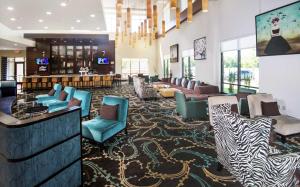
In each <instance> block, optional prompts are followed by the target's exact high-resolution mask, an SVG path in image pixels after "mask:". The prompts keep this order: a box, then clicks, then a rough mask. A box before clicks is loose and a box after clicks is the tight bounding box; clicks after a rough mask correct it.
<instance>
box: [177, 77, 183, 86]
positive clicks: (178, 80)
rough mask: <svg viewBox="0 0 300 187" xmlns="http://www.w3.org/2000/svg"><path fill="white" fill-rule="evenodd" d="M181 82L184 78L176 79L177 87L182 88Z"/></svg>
mask: <svg viewBox="0 0 300 187" xmlns="http://www.w3.org/2000/svg"><path fill="white" fill-rule="evenodd" d="M181 80H182V78H178V79H176V86H181Z"/></svg>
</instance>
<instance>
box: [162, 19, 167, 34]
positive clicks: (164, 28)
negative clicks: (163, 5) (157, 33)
mask: <svg viewBox="0 0 300 187" xmlns="http://www.w3.org/2000/svg"><path fill="white" fill-rule="evenodd" d="M161 32H162V37H165V36H166V21H165V20H162V22H161Z"/></svg>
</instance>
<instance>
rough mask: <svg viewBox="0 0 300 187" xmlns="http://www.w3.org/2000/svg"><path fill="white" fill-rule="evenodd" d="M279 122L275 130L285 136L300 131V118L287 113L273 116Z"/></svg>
mask: <svg viewBox="0 0 300 187" xmlns="http://www.w3.org/2000/svg"><path fill="white" fill-rule="evenodd" d="M271 118H272V119H275V120H276V121H277V123H276V124H275V125H274V127H275V129H274V130H275V132H277V133H278V134H282V135H285V136H288V135H292V134H299V133H300V119H297V118H294V117H292V116H287V115H279V116H272V117H271Z"/></svg>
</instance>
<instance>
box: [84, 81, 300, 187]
mask: <svg viewBox="0 0 300 187" xmlns="http://www.w3.org/2000/svg"><path fill="white" fill-rule="evenodd" d="M92 92H93V100H92V109H91V114H92V116H95V115H96V114H97V113H98V110H99V108H100V107H101V100H102V97H103V96H104V95H118V96H125V97H128V98H129V101H130V104H129V115H128V135H125V133H124V132H121V133H119V134H118V135H116V136H115V137H113V138H111V139H109V140H108V141H106V142H105V143H104V144H103V145H99V144H96V143H94V142H90V141H88V140H85V139H84V140H83V156H84V158H83V177H84V186H128V187H131V186H132V187H134V186H167V187H173V186H191V187H195V186H203V187H210V186H222V187H224V186H230V187H234V186H241V184H240V183H239V182H237V181H235V179H234V178H233V177H232V176H231V175H230V174H229V173H228V172H227V171H226V170H224V169H223V170H222V171H220V172H219V171H217V169H216V163H217V159H216V156H217V155H216V152H215V144H214V134H213V131H212V130H210V128H209V122H208V121H194V122H183V121H182V120H181V118H180V117H178V116H176V115H175V112H174V110H175V106H176V104H175V100H174V99H165V98H160V99H158V100H156V101H143V100H140V99H139V98H138V97H137V96H136V95H135V94H134V90H133V87H132V86H128V85H123V86H122V87H119V88H113V89H95V90H92ZM275 145H276V147H277V148H279V149H280V150H282V151H283V152H284V153H288V152H300V137H299V136H295V137H291V138H288V143H286V144H282V143H281V142H279V141H276V142H275Z"/></svg>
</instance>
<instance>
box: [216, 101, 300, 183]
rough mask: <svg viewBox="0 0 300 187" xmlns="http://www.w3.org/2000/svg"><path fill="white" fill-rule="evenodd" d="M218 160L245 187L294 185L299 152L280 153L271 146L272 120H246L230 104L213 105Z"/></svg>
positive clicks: (299, 156) (298, 166) (299, 163)
mask: <svg viewBox="0 0 300 187" xmlns="http://www.w3.org/2000/svg"><path fill="white" fill-rule="evenodd" d="M211 115H212V123H213V128H214V133H215V142H216V151H217V154H218V161H219V163H220V164H222V165H223V166H224V167H225V168H226V169H227V170H228V171H229V172H230V173H231V174H232V175H233V176H234V177H235V178H236V179H237V180H238V181H239V182H240V183H241V184H242V185H243V186H259V187H269V186H272V187H274V186H276V187H283V186H284V187H287V186H290V187H294V186H296V182H297V179H296V177H295V176H294V174H295V170H296V169H297V168H300V154H299V153H298V154H297V153H290V154H280V151H278V150H276V149H275V148H272V149H270V147H269V135H270V130H271V119H268V118H259V119H255V120H250V119H245V118H242V117H240V116H239V115H238V114H235V113H232V112H231V107H230V105H229V104H222V105H214V106H212V111H211Z"/></svg>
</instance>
